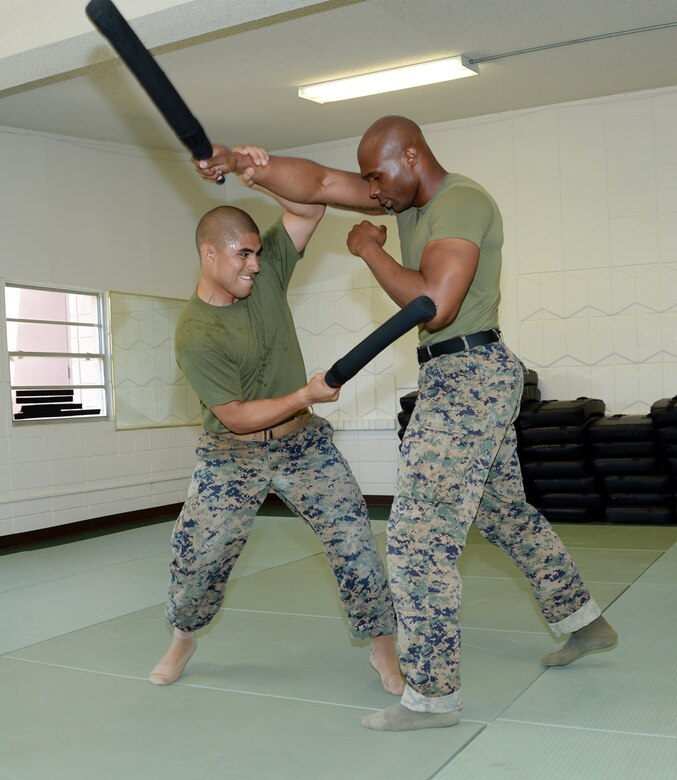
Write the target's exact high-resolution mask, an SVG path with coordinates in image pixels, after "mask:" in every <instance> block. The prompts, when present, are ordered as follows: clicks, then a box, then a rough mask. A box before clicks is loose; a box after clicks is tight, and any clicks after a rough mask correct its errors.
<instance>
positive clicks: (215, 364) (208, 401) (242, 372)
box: [175, 218, 306, 433]
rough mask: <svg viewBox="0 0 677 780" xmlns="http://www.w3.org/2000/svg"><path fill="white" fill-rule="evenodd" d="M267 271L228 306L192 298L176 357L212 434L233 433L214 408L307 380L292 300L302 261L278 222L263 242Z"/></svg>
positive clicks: (292, 388)
mask: <svg viewBox="0 0 677 780" xmlns="http://www.w3.org/2000/svg"><path fill="white" fill-rule="evenodd" d="M261 243H262V244H263V250H262V252H261V261H260V262H261V270H260V271H259V273H258V274H257V275H256V278H255V280H254V286H253V288H252V292H251V294H250V295H249V296H248V297H247V298H244V299H242V300H239V301H236V302H235V303H233V304H230V305H229V306H212V305H211V304H209V303H205V302H204V301H202V300H200V298H198V296H197V293H193V296H192V297H191V299H190V300H189V301H188V303H187V304H186V306H185V307H184V309H183V312H182V313H181V316H180V317H179V321H178V323H177V326H176V342H175V343H176V360H177V362H178V364H179V366H180V367H181V370H182V371H183V372H184V374H185V375H186V377H187V379H188V381H189V382H190V384H191V386H192V388H193V389H194V390H195V392H196V393H197V395H198V397H199V399H200V405H201V409H202V423H203V425H204V429H205V430H206V431H211V432H212V433H224V432H225V431H227V430H228V429H227V428H226V427H225V426H224V425H223V423H221V422H220V421H219V420H218V419H217V418H216V417H215V416H214V415H213V414H212V413H211V411H210V409H211V408H212V407H214V406H219V405H221V404H227V403H229V402H231V401H241V400H244V401H255V400H259V399H263V398H278V397H280V396H283V395H287V394H288V393H292V392H294V391H295V390H298V389H299V387H302V386H303V385H305V383H306V369H305V366H304V364H303V357H302V355H301V349H300V347H299V342H298V338H297V336H296V330H295V328H294V322H293V320H292V316H291V311H290V310H289V304H288V303H287V287H288V286H289V280H290V278H291V275H292V272H293V270H294V267H295V265H296V263H297V262H298V260H299V259H300V258H301V257H302V253H299V252H298V251H297V250H296V248H295V247H294V244H293V243H292V240H291V238H289V235H288V233H287V231H286V230H285V228H284V225H283V224H282V219H281V218H280V219H279V220H278V221H277V222H276V223H275V224H274V225H273V226H272V227H271V228H270V230H268V231H267V232H266V233H265V234H264V235H263V236H262V239H261Z"/></svg>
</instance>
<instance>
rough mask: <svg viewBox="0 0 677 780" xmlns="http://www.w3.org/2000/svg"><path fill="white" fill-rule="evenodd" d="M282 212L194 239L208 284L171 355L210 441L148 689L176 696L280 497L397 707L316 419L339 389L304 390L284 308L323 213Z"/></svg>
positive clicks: (328, 442)
mask: <svg viewBox="0 0 677 780" xmlns="http://www.w3.org/2000/svg"><path fill="white" fill-rule="evenodd" d="M278 200H279V199H278ZM280 202H282V204H283V205H284V206H285V208H286V210H285V212H284V214H283V215H282V217H281V218H280V219H279V220H278V221H277V222H276V223H275V224H274V225H273V226H272V227H271V228H270V229H269V230H268V231H267V232H266V233H265V234H264V235H263V236H260V234H259V230H258V228H257V226H256V224H255V223H254V221H253V220H252V219H251V217H250V216H249V215H248V214H246V213H245V212H244V211H241V210H240V209H237V208H234V207H230V206H221V207H219V208H216V209H213V210H212V211H210V212H208V213H207V214H205V215H204V216H203V217H202V219H201V220H200V223H199V225H198V227H197V231H196V244H197V250H198V253H199V256H200V272H199V279H198V284H197V289H196V291H195V293H194V294H193V296H192V298H191V299H190V300H189V302H188V303H187V305H186V307H185V308H184V310H183V312H182V314H181V317H180V319H179V322H178V325H177V329H176V357H177V361H178V363H179V365H180V366H181V369H182V370H183V372H184V373H185V375H186V377H187V378H188V381H189V382H190V384H191V386H192V387H193V389H194V390H195V391H196V393H197V395H198V397H199V399H200V405H201V410H202V422H203V426H204V433H203V434H202V436H201V437H200V439H199V441H198V444H197V458H198V463H197V467H196V469H195V473H194V475H193V479H192V482H191V485H190V488H189V491H188V498H187V500H186V502H185V504H184V506H183V509H182V511H181V514H180V516H179V518H178V520H177V522H176V525H175V528H174V532H173V535H172V550H173V554H174V558H173V560H172V562H171V564H170V585H169V601H168V607H167V617H168V619H169V623H170V624H171V626H172V627H173V629H174V634H173V638H172V644H171V646H170V648H169V650H168V652H167V653H166V655H165V656H164V657H163V658H162V659H161V660H160V662H159V663H158V664H157V666H156V667H155V668H154V669H153V671H152V673H151V675H150V681H151V682H152V683H154V684H155V685H169V684H171V683H173V682H174V681H176V680H178V679H179V677H180V676H181V674H182V673H183V670H184V668H185V666H186V664H187V663H188V661H189V659H190V657H191V656H192V654H193V652H194V650H195V647H196V640H195V632H196V631H198V630H199V629H201V628H203V627H204V626H206V625H207V624H208V623H209V622H210V621H211V620H212V619H213V618H214V616H215V615H216V613H217V612H218V610H219V609H220V607H221V604H222V602H223V599H224V592H225V587H226V582H227V580H228V577H229V575H230V572H231V570H232V568H233V566H234V564H235V562H236V560H237V558H238V556H239V554H240V552H241V551H242V549H243V547H244V545H245V542H246V541H247V537H248V535H249V532H250V529H251V526H252V523H253V521H254V518H255V516H256V512H257V510H258V509H259V507H260V506H261V504H262V503H263V501H264V500H265V498H266V496H267V495H268V492H269V491H270V490H271V489H273V490H274V491H275V492H276V493H277V495H278V496H279V497H280V498H281V499H282V500H283V501H284V502H285V503H286V504H287V505H288V506H289V508H290V509H292V510H293V511H294V512H295V513H296V514H298V515H300V516H301V517H302V518H303V519H304V520H305V521H306V522H307V523H308V524H309V525H310V526H311V527H312V528H313V530H314V531H315V533H316V534H317V535H318V537H319V538H320V541H321V542H322V544H323V546H324V549H325V552H326V554H327V558H328V559H329V563H330V565H331V567H332V569H333V572H334V575H335V577H336V581H337V584H338V587H339V592H340V597H341V601H342V602H343V605H344V608H345V610H346V613H347V617H348V622H349V626H350V632H351V634H352V636H353V637H354V638H355V639H371V653H370V662H371V665H372V666H373V667H374V669H375V670H376V671H377V672H378V673H379V675H380V677H381V682H382V684H383V687H384V688H385V689H386V690H388V691H390V692H391V693H395V694H398V695H399V694H401V693H402V691H403V690H404V680H403V679H402V675H401V673H400V669H399V664H398V660H397V653H396V650H395V643H394V640H393V634H394V632H395V630H396V622H395V613H394V609H393V605H392V599H391V596H390V591H389V589H388V585H387V581H386V576H385V570H384V568H383V565H382V563H381V561H380V559H379V556H378V552H377V549H376V543H375V540H374V537H373V535H372V533H371V529H370V522H369V517H368V514H367V508H366V504H365V502H364V499H363V497H362V495H361V494H360V492H359V489H358V487H357V484H356V482H355V479H354V477H353V475H352V474H351V472H350V470H349V468H348V465H347V463H346V461H345V460H344V459H343V457H342V456H341V454H340V453H339V451H338V450H337V449H336V447H335V446H334V444H333V443H332V433H333V432H332V429H331V426H330V425H329V423H328V422H327V421H326V420H323V419H322V418H321V417H318V416H317V415H314V414H312V413H311V411H310V409H309V407H310V406H311V405H312V404H317V403H323V402H327V401H335V400H336V399H337V398H338V395H339V391H338V390H335V389H333V388H330V387H328V386H327V384H326V382H325V381H324V373H319V374H316V375H315V376H314V377H313V378H312V379H311V380H310V381H309V382H307V381H306V371H305V367H304V364H303V358H302V356H301V350H300V347H299V343H298V339H297V337H296V331H295V328H294V323H293V321H292V316H291V312H290V310H289V306H288V303H287V297H286V293H287V287H288V284H289V280H290V278H291V275H292V272H293V270H294V268H295V266H296V263H297V262H298V261H299V260H300V259H301V257H302V255H303V251H304V249H305V247H306V245H307V243H308V241H309V240H310V237H311V236H312V234H313V232H314V230H315V228H316V227H317V225H318V223H319V222H320V220H321V218H322V215H323V214H324V206H303V205H299V204H293V203H287V202H284V201H280Z"/></svg>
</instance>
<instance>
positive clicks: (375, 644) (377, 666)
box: [369, 636, 406, 696]
mask: <svg viewBox="0 0 677 780" xmlns="http://www.w3.org/2000/svg"><path fill="white" fill-rule="evenodd" d="M369 663H370V664H371V668H372V669H373V670H374V671H375V672H377V673H378V675H379V676H380V678H381V684H382V685H383V687H384V689H385V690H386V691H388V693H394V694H395V695H396V696H401V695H402V693H404V688H405V685H406V683H405V681H404V677H402V672H401V671H400V661H399V659H398V657H397V650H396V648H395V642H394V641H393V638H392V636H377V637H374V638H373V639H372V640H371V652H370V653H369Z"/></svg>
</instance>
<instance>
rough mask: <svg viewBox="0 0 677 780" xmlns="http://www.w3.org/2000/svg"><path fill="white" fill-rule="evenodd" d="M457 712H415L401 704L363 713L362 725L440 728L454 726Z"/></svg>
mask: <svg viewBox="0 0 677 780" xmlns="http://www.w3.org/2000/svg"><path fill="white" fill-rule="evenodd" d="M460 719H461V718H460V716H459V714H458V712H415V711H414V710H410V709H408V708H407V707H405V706H404V705H403V704H395V706H394V707H388V709H385V710H381V711H380V712H374V713H373V714H372V715H365V716H364V718H362V725H363V726H364V727H365V728H366V729H373V730H374V731H414V730H415V729H440V728H446V727H447V726H455V725H456V724H457V723H458V722H459V720H460Z"/></svg>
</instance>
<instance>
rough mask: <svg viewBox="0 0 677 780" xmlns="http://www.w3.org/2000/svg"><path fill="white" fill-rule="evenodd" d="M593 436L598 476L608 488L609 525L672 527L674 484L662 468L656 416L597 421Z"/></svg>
mask: <svg viewBox="0 0 677 780" xmlns="http://www.w3.org/2000/svg"><path fill="white" fill-rule="evenodd" d="M588 437H589V440H590V450H591V455H592V462H593V466H594V469H595V473H596V474H597V475H598V477H599V479H600V480H601V481H602V482H603V484H604V492H605V495H606V502H605V516H606V520H607V522H609V523H636V522H640V521H641V522H647V523H669V522H671V521H672V517H673V509H674V507H673V503H674V501H673V496H672V486H671V479H670V475H669V474H668V473H667V471H666V470H664V469H663V467H662V458H661V454H660V448H659V446H658V437H657V434H656V429H655V428H654V423H653V420H652V418H651V415H648V414H647V415H635V414H614V415H612V416H611V417H602V418H600V419H599V420H593V421H592V422H591V423H590V425H589V427H588Z"/></svg>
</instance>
